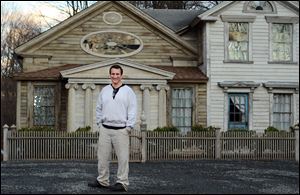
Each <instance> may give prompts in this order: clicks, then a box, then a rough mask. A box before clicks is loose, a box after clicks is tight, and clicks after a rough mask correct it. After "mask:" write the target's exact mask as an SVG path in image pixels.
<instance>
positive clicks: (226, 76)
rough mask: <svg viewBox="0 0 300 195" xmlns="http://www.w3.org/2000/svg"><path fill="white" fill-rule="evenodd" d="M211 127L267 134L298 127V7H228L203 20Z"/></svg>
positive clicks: (216, 9) (249, 4) (285, 4)
mask: <svg viewBox="0 0 300 195" xmlns="http://www.w3.org/2000/svg"><path fill="white" fill-rule="evenodd" d="M195 25H196V26H198V27H199V29H202V33H201V36H202V37H203V40H204V41H203V45H202V47H203V48H204V49H203V64H202V65H201V66H200V67H201V70H202V71H203V72H204V73H205V74H206V75H207V77H208V78H209V80H208V83H207V124H208V125H212V126H217V127H220V128H221V129H223V130H225V131H226V130H228V129H230V128H245V129H249V130H257V131H263V130H264V129H266V128H267V127H268V126H274V127H276V128H278V129H281V130H289V127H290V126H292V125H294V124H295V123H297V122H299V3H297V2H296V3H295V2H288V1H225V2H224V3H222V4H220V5H218V6H216V7H214V8H212V9H211V10H209V11H207V12H204V13H203V14H200V15H199V16H198V17H197V18H196V19H195V20H194V22H193V24H192V26H195Z"/></svg>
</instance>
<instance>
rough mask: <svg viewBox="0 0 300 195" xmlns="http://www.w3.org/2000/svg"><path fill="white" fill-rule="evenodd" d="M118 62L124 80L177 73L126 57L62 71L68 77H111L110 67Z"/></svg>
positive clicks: (152, 77) (170, 76) (159, 76)
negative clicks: (135, 61)
mask: <svg viewBox="0 0 300 195" xmlns="http://www.w3.org/2000/svg"><path fill="white" fill-rule="evenodd" d="M114 64H118V65H120V66H121V67H122V68H123V69H124V74H123V78H124V80H171V79H173V77H174V76H175V73H172V72H168V71H164V70H161V69H158V68H155V67H150V66H146V65H143V64H139V63H134V62H132V61H129V60H124V59H113V60H107V61H104V62H99V63H95V64H90V65H85V66H80V67H76V68H72V69H69V70H64V71H61V72H60V73H61V75H62V77H63V78H68V79H87V78H88V79H109V74H108V73H109V68H110V66H111V65H114Z"/></svg>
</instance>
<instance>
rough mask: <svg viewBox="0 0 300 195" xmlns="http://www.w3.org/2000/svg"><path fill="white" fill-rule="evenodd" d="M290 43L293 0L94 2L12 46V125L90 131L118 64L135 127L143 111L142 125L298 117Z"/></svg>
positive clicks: (261, 122) (258, 122)
mask: <svg viewBox="0 0 300 195" xmlns="http://www.w3.org/2000/svg"><path fill="white" fill-rule="evenodd" d="M282 29H283V32H281V31H282ZM281 36H283V38H281ZM298 44H299V6H297V4H294V3H292V2H277V1H276V2H275V1H274V2H273V1H270V2H265V3H262V2H261V4H258V5H256V4H253V3H252V2H247V1H238V2H231V1H226V2H224V3H222V4H220V5H218V6H216V7H214V8H212V9H211V10H208V11H206V12H203V11H188V10H140V9H138V8H136V7H134V6H132V5H131V4H129V3H127V2H124V1H120V2H118V1H113V2H109V1H103V2H98V3H96V4H94V5H92V6H91V7H89V8H87V9H85V10H83V11H81V12H80V13H78V14H76V15H75V16H73V17H71V18H69V19H67V20H65V21H63V22H61V23H60V24H58V25H57V26H55V27H53V28H51V29H49V30H48V31H46V32H44V33H42V34H41V35H39V36H37V37H35V38H33V39H32V40H30V41H29V42H27V43H25V44H23V45H21V46H19V47H18V48H17V49H16V51H15V52H16V54H17V55H18V56H19V57H20V59H21V60H22V63H23V68H24V70H23V72H22V73H20V74H17V75H15V79H16V80H17V81H18V89H17V91H18V93H17V96H18V98H17V123H16V124H17V128H23V127H33V126H51V127H54V128H56V129H58V130H64V131H75V130H76V129H77V128H80V127H86V126H90V127H92V130H93V131H96V130H97V126H96V123H95V108H96V102H97V97H98V94H99V92H100V90H101V89H102V87H104V86H105V85H107V84H109V83H110V80H109V75H108V70H109V67H110V66H111V65H113V64H119V65H121V66H122V67H123V68H124V83H125V84H128V85H129V86H130V87H132V88H133V90H134V91H135V93H136V95H137V100H138V116H137V124H136V127H135V128H136V129H139V128H140V124H141V122H142V120H141V118H144V119H143V120H145V123H146V124H147V129H149V130H151V129H154V128H156V127H163V126H171V125H173V126H176V127H178V128H179V129H180V130H181V131H182V132H186V131H189V130H190V129H191V127H192V126H193V125H196V124H200V125H203V126H215V127H220V128H221V129H223V130H228V129H230V128H243V129H249V130H252V129H255V130H263V129H265V128H266V127H268V126H275V127H278V128H280V129H287V128H288V127H289V126H291V125H293V124H294V123H295V122H296V121H297V120H299V115H298V112H299V93H298V91H299V60H298V58H299V46H298Z"/></svg>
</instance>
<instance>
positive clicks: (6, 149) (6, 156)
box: [3, 124, 8, 161]
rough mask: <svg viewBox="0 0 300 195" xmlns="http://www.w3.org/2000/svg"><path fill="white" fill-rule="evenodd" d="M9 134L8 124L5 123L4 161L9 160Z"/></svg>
mask: <svg viewBox="0 0 300 195" xmlns="http://www.w3.org/2000/svg"><path fill="white" fill-rule="evenodd" d="M7 134H8V125H7V124H5V125H4V126H3V161H7V160H8V140H7Z"/></svg>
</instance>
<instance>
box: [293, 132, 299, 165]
mask: <svg viewBox="0 0 300 195" xmlns="http://www.w3.org/2000/svg"><path fill="white" fill-rule="evenodd" d="M294 130H295V158H296V161H297V162H298V163H299V126H296V127H294Z"/></svg>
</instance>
